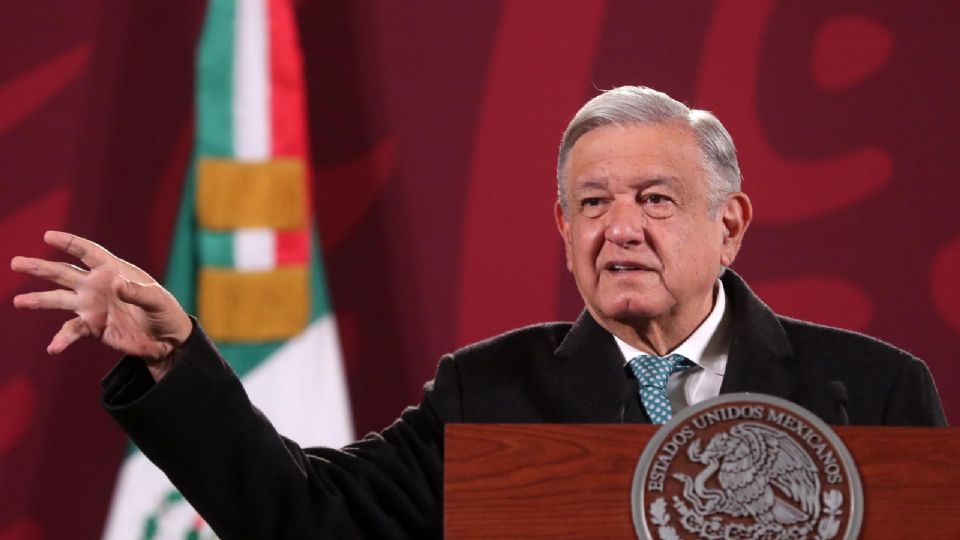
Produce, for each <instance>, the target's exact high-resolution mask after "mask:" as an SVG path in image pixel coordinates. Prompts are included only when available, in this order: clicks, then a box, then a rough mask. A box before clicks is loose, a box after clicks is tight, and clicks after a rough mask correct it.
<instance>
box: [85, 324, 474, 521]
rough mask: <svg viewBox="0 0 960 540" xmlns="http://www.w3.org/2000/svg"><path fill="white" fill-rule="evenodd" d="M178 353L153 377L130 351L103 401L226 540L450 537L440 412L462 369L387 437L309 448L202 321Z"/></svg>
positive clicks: (445, 411)
mask: <svg viewBox="0 0 960 540" xmlns="http://www.w3.org/2000/svg"><path fill="white" fill-rule="evenodd" d="M180 355H181V356H180V359H179V360H178V362H177V364H176V365H175V366H174V367H173V369H171V370H170V372H169V373H168V374H167V376H166V377H165V378H164V379H163V380H162V381H161V382H159V383H157V384H155V385H154V384H153V383H152V382H151V380H150V377H149V375H148V374H147V373H146V372H145V370H144V368H143V366H142V364H141V363H139V362H138V361H136V359H133V358H130V357H127V358H125V359H123V360H122V361H121V363H120V364H118V366H117V367H116V368H114V370H113V371H112V372H111V373H110V374H109V375H108V376H107V378H106V379H105V380H104V397H103V400H104V406H105V408H106V409H107V411H108V412H109V413H110V414H111V415H112V416H113V417H114V418H115V419H116V421H117V422H118V423H119V424H120V425H121V426H122V427H123V428H124V429H125V430H126V431H127V432H128V433H129V434H130V436H131V438H132V439H133V441H134V442H135V443H136V444H137V446H138V447H139V448H140V449H141V450H142V451H143V452H144V454H145V455H146V456H147V457H149V458H150V459H151V460H152V461H153V462H154V463H156V464H157V465H158V466H159V467H160V468H161V469H162V470H163V471H164V472H165V473H167V475H168V476H169V477H170V479H171V481H173V483H174V485H176V486H177V488H178V489H179V490H180V491H181V492H182V493H183V494H184V495H185V496H186V498H187V500H189V501H190V503H191V504H192V505H193V506H194V508H195V509H196V510H197V511H198V512H199V513H200V514H201V515H202V516H204V518H206V519H207V520H208V522H209V523H210V525H211V527H212V528H213V529H214V531H216V532H217V533H218V534H219V535H220V536H221V537H222V538H440V537H441V535H442V508H443V506H442V505H443V503H442V490H443V474H442V464H443V425H442V424H443V422H442V421H441V420H440V415H443V416H444V417H445V418H447V417H450V415H451V414H454V413H455V411H456V410H457V408H458V405H456V404H455V403H454V402H455V401H458V399H459V398H458V397H457V395H456V389H457V388H458V387H459V383H458V382H457V381H455V380H453V379H454V378H455V377H456V374H455V370H452V369H441V371H440V373H439V374H438V379H437V381H435V383H434V385H431V386H430V387H429V388H428V392H427V396H426V398H425V399H424V402H423V403H421V405H420V406H419V407H416V408H410V409H408V410H407V411H406V412H404V414H403V415H402V416H401V418H400V419H399V420H397V421H396V422H395V423H394V424H393V425H392V426H390V427H389V428H387V429H386V430H384V431H383V432H382V433H380V434H373V435H369V436H367V437H366V438H364V439H363V440H361V441H359V442H357V443H354V444H351V445H349V446H347V447H345V448H343V449H340V450H336V449H330V448H308V449H302V448H300V447H299V446H297V445H296V444H295V443H294V442H292V441H289V440H287V439H285V438H283V437H281V436H280V435H279V434H277V432H276V431H275V430H274V428H273V426H272V425H271V424H270V423H269V421H268V420H267V419H266V418H265V417H264V416H263V415H262V414H261V413H260V412H259V411H258V410H257V409H256V408H255V407H254V406H253V405H252V404H251V403H250V401H249V399H248V398H247V396H246V393H245V392H244V390H243V387H242V385H241V383H240V381H239V380H238V379H237V378H236V376H235V375H234V374H233V372H232V371H231V370H230V368H229V366H228V365H227V364H226V362H224V361H223V359H222V358H221V357H220V356H219V355H218V354H217V352H216V350H215V349H214V348H213V345H212V344H211V343H210V342H209V340H208V339H207V338H206V336H205V335H204V334H203V332H202V330H201V329H200V328H199V327H198V328H196V329H195V330H194V332H193V333H192V334H191V336H190V338H189V339H188V340H187V341H186V342H185V344H184V346H183V347H182V349H181V350H180ZM436 386H440V387H441V388H442V389H446V390H441V391H434V388H436ZM451 390H452V391H453V393H452V394H451ZM440 395H442V396H444V397H443V398H442V400H443V401H442V402H438V397H439V396H440ZM437 409H440V410H437ZM303 414H304V415H308V416H317V417H318V421H322V415H323V411H306V410H305V411H303Z"/></svg>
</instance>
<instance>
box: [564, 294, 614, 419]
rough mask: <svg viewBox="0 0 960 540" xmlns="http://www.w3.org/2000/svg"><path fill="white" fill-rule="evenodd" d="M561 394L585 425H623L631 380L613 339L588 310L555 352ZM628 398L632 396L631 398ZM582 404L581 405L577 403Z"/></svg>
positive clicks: (582, 314) (581, 315) (584, 311)
mask: <svg viewBox="0 0 960 540" xmlns="http://www.w3.org/2000/svg"><path fill="white" fill-rule="evenodd" d="M554 358H555V362H556V373H557V379H556V380H557V385H558V386H559V391H560V392H562V393H563V394H564V395H565V396H568V398H569V400H570V401H569V403H571V404H575V405H576V408H577V410H578V412H577V413H575V414H577V415H579V414H581V411H582V414H583V418H582V419H580V420H578V421H582V422H620V421H621V419H622V414H621V405H622V402H623V401H624V399H625V398H624V395H625V393H626V392H627V391H629V389H632V388H633V386H632V384H631V378H630V376H629V375H628V373H627V371H626V368H625V367H624V365H623V356H622V355H621V353H620V349H619V348H617V344H616V342H614V340H613V336H611V335H610V333H609V332H607V331H606V330H605V329H604V328H603V327H601V326H600V325H599V324H597V322H596V321H594V320H593V317H591V316H590V313H589V312H587V310H583V312H582V313H581V314H580V317H579V318H578V319H577V322H576V323H574V325H573V327H572V328H570V331H569V332H568V333H567V335H566V337H565V338H564V340H563V342H561V343H560V346H559V347H557V349H556V351H555V352H554ZM628 397H629V396H628ZM577 402H579V403H577Z"/></svg>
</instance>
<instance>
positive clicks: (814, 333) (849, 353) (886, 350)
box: [777, 315, 920, 363]
mask: <svg viewBox="0 0 960 540" xmlns="http://www.w3.org/2000/svg"><path fill="white" fill-rule="evenodd" d="M777 319H778V320H779V322H780V325H781V326H782V327H783V329H784V331H785V332H786V334H787V337H788V339H789V341H790V344H791V346H792V347H793V350H794V353H795V354H796V355H797V356H806V355H810V354H816V355H821V356H832V357H837V358H860V359H863V360H869V361H870V362H872V363H875V362H891V363H901V362H907V363H911V362H920V360H919V359H918V358H917V357H915V356H914V355H912V354H910V353H909V352H907V351H905V350H903V349H900V348H898V347H895V346H894V345H891V344H890V343H887V342H885V341H883V340H880V339H877V338H875V337H873V336H868V335H866V334H861V333H859V332H854V331H852V330H845V329H842V328H835V327H832V326H826V325H822V324H817V323H814V322H810V321H803V320H799V319H793V318H790V317H784V316H782V315H778V316H777Z"/></svg>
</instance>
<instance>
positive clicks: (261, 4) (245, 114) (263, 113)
mask: <svg viewBox="0 0 960 540" xmlns="http://www.w3.org/2000/svg"><path fill="white" fill-rule="evenodd" d="M236 6H237V7H236V10H237V11H236V27H235V32H234V38H233V39H234V49H233V50H234V58H233V70H234V74H233V154H234V157H235V158H236V159H237V160H239V161H259V160H265V159H267V158H268V157H270V151H271V148H270V68H269V60H268V57H267V51H268V47H269V43H268V41H267V39H268V38H267V6H266V3H265V1H264V0H239V1H238V2H237V4H236Z"/></svg>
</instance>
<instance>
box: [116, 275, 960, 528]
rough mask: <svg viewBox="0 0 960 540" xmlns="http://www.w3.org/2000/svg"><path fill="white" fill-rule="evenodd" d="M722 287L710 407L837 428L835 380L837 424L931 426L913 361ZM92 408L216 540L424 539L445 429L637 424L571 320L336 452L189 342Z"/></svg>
mask: <svg viewBox="0 0 960 540" xmlns="http://www.w3.org/2000/svg"><path fill="white" fill-rule="evenodd" d="M723 284H724V288H725V291H726V293H727V298H728V301H729V302H730V306H731V308H732V309H733V312H734V323H733V324H734V330H733V342H732V345H731V350H730V356H729V359H728V362H727V369H726V373H725V375H724V380H723V385H722V388H721V392H722V393H728V392H739V391H753V392H764V393H767V394H772V395H776V396H779V397H783V398H786V399H788V400H791V401H794V402H796V403H798V404H800V405H802V406H804V407H806V408H808V409H810V410H811V411H813V412H814V413H815V414H817V415H818V416H820V417H821V418H822V419H824V420H825V421H827V422H836V420H837V418H838V417H837V407H836V403H835V402H834V399H833V397H832V394H831V392H830V391H829V386H830V383H831V382H832V381H841V382H843V383H844V384H845V385H846V387H847V391H848V393H849V414H850V419H851V422H852V423H855V424H877V425H879V424H897V425H945V423H946V422H945V420H944V416H943V410H942V407H941V405H940V401H939V397H938V396H937V392H936V389H935V387H934V385H933V381H932V378H931V376H930V374H929V371H928V370H927V368H926V366H925V365H924V364H923V363H922V362H921V361H920V360H918V359H916V358H914V357H912V356H910V355H909V354H907V353H905V352H903V351H901V350H898V349H896V348H894V347H891V346H890V345H887V344H884V343H882V342H880V341H877V340H875V339H873V338H870V337H867V336H863V335H860V334H855V333H852V332H847V331H843V330H838V329H834V328H828V327H824V326H818V325H814V324H810V323H806V322H802V321H796V320H791V319H787V318H783V317H778V316H777V315H775V314H774V313H773V312H771V311H770V310H769V309H768V308H767V307H766V306H765V305H764V304H763V303H762V302H761V301H760V300H759V299H758V298H757V297H756V296H754V295H753V293H752V292H751V291H750V290H749V288H747V286H746V284H745V283H744V282H743V281H742V280H741V279H740V278H739V277H738V276H737V275H736V274H734V273H733V272H731V271H727V272H725V275H724V276H723ZM104 406H105V407H106V408H107V410H108V411H109V412H110V413H111V414H112V415H113V416H114V418H115V419H116V420H117V421H118V422H119V423H120V425H121V426H122V427H123V428H124V429H125V430H126V431H127V432H128V433H129V434H130V436H131V438H132V439H133V440H134V442H135V443H136V444H137V445H138V446H139V447H140V448H141V450H143V452H144V453H145V454H146V455H147V456H148V457H149V458H150V459H151V460H153V461H154V462H155V463H156V464H157V465H159V466H160V468H161V469H163V470H164V471H165V472H166V473H167V474H168V476H169V477H170V479H171V480H172V481H173V482H174V484H175V485H176V486H177V487H178V488H179V489H180V490H181V491H182V492H183V494H184V495H185V496H186V497H187V499H188V500H190V502H191V503H192V504H193V505H194V507H195V508H196V509H197V511H198V512H200V513H201V515H203V516H204V517H205V518H206V519H207V520H208V521H209V523H210V524H211V526H212V527H213V528H214V530H215V531H216V532H217V533H218V534H219V535H220V536H221V537H222V538H265V539H266V538H439V537H441V536H442V523H443V521H442V508H443V503H442V494H443V429H444V425H445V424H446V423H448V422H564V423H598V422H621V421H626V422H646V421H647V419H646V415H645V413H644V412H643V408H642V406H641V405H640V402H639V399H638V394H637V392H636V382H635V381H634V379H633V378H632V376H631V375H630V373H629V372H628V370H626V369H625V368H624V366H623V358H622V357H621V355H620V352H619V350H618V348H617V346H616V343H615V342H614V340H613V337H612V336H611V335H610V334H609V333H608V332H606V330H604V329H603V328H602V327H600V326H599V325H598V324H597V323H596V322H595V321H594V320H593V319H592V318H591V317H590V316H589V315H588V314H587V313H586V312H584V314H582V315H581V316H580V318H579V319H578V320H577V322H576V323H574V324H573V325H571V324H569V323H553V324H542V325H536V326H531V327H527V328H523V329H519V330H516V331H513V332H510V333H507V334H504V335H501V336H498V337H496V338H492V339H490V340H487V341H484V342H481V343H477V344H474V345H471V346H469V347H466V348H464V349H461V350H460V351H457V352H455V353H453V354H450V355H447V356H444V357H443V358H442V359H441V361H440V365H439V367H438V369H437V376H436V378H435V379H434V380H433V381H432V382H430V383H428V384H427V385H426V387H425V393H424V398H423V401H422V402H421V403H420V405H418V406H417V407H412V408H409V409H407V410H406V411H405V412H404V413H403V414H402V415H401V417H400V419H398V420H397V421H396V422H395V423H394V424H393V425H392V426H390V427H388V428H387V429H385V430H384V431H383V432H382V433H379V434H371V435H368V436H367V437H366V438H364V439H363V440H362V441H360V442H358V443H355V444H353V445H350V446H347V447H345V448H343V449H340V450H336V449H328V448H312V449H301V448H300V447H299V446H297V445H296V444H295V443H293V442H292V441H289V440H286V439H284V438H282V437H281V436H280V435H278V434H277V433H276V431H275V430H274V429H273V428H272V426H271V425H270V423H269V422H268V421H267V419H266V418H264V417H263V416H262V415H261V414H260V413H259V412H258V411H257V410H256V409H255V407H254V406H253V405H252V404H251V403H250V402H249V400H248V399H247V397H246V394H245V393H244V391H243V388H242V386H241V384H240V382H239V381H238V380H237V378H236V377H235V376H234V375H233V373H232V371H231V370H230V368H229V367H228V366H227V364H226V363H225V362H224V361H223V360H222V359H221V358H220V357H219V355H218V353H217V352H216V350H215V349H214V348H213V345H212V344H211V343H210V342H209V341H208V340H207V338H206V337H205V335H203V333H202V331H200V330H199V328H197V329H195V330H194V332H193V334H192V335H191V337H190V338H189V340H188V341H187V343H186V344H185V345H184V347H183V350H182V358H181V360H180V361H179V362H178V363H177V364H176V366H175V367H174V368H173V369H172V370H171V371H170V372H169V373H168V374H167V376H166V377H165V378H164V379H163V381H162V382H161V383H160V384H157V385H154V384H153V383H152V379H151V378H150V375H149V373H148V372H147V371H146V369H145V368H144V366H143V363H142V362H140V361H139V360H137V359H134V358H125V359H124V360H123V361H121V363H120V364H118V366H117V367H116V368H114V370H113V371H112V372H111V373H110V374H109V375H108V376H107V377H106V378H105V379H104ZM304 414H313V413H311V412H308V411H304Z"/></svg>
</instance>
